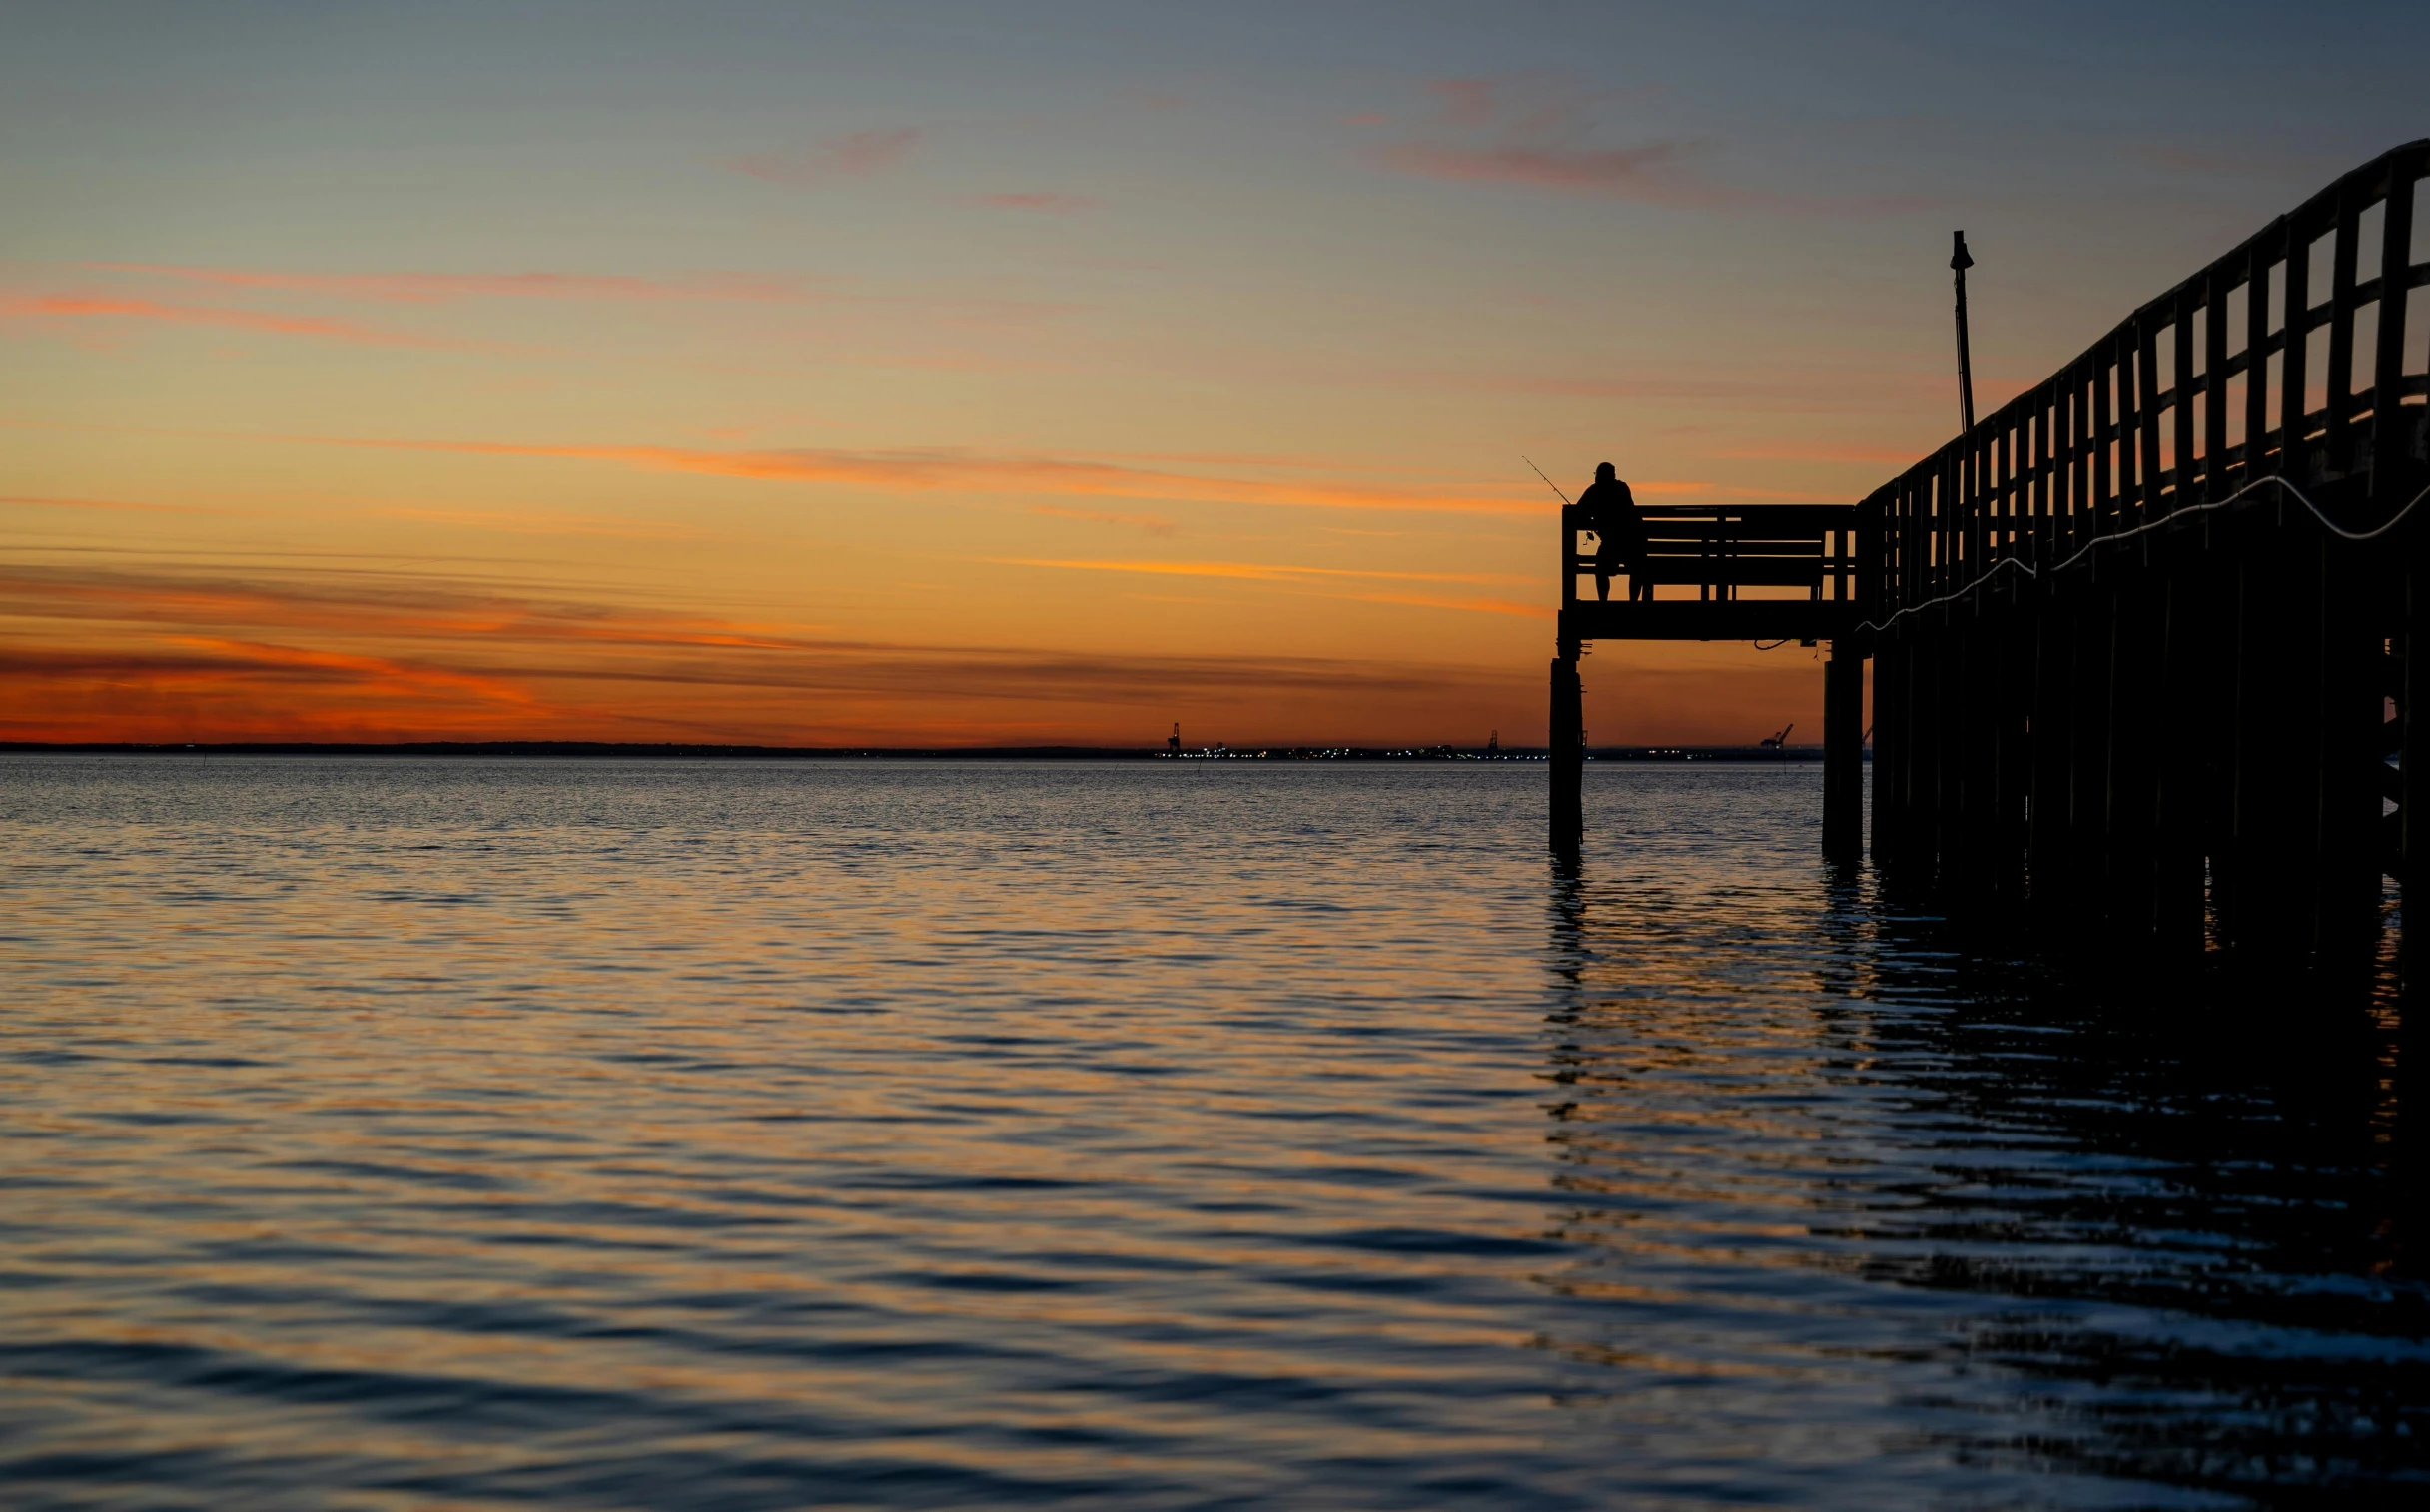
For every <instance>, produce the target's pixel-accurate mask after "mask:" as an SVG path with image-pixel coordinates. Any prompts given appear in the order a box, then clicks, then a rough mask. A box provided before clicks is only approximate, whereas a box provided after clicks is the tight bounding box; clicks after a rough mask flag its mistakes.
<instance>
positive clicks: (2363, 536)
mask: <svg viewBox="0 0 2430 1512" xmlns="http://www.w3.org/2000/svg"><path fill="white" fill-rule="evenodd" d="M2273 483H2274V484H2276V485H2277V486H2278V489H2279V491H2281V492H2284V493H2291V494H2293V495H2295V500H2296V502H2298V503H2300V504H2302V505H2303V507H2305V508H2306V509H2309V510H2311V511H2312V517H2313V518H2314V519H2317V520H2319V521H2320V523H2321V526H2322V528H2324V529H2326V530H2327V531H2328V532H2329V533H2330V534H2331V535H2334V536H2337V537H2338V538H2339V539H2341V540H2350V541H2366V540H2376V539H2377V538H2379V537H2380V536H2382V535H2385V534H2387V533H2388V532H2389V531H2391V530H2393V529H2395V528H2396V527H2397V526H2398V525H2401V524H2403V523H2404V522H2405V516H2406V515H2408V514H2411V513H2412V512H2413V507H2414V505H2416V504H2419V503H2420V502H2421V501H2422V500H2423V499H2425V498H2430V488H2424V489H2423V490H2422V491H2421V492H2419V493H2416V494H2414V495H2413V497H2412V498H2411V499H2410V500H2408V501H2407V502H2406V504H2405V506H2404V507H2403V508H2402V509H2399V510H2397V511H2396V513H2395V514H2394V515H2393V516H2391V517H2390V518H2389V519H2388V521H2387V522H2386V523H2385V524H2381V525H2375V526H2373V527H2372V528H2371V529H2368V530H2349V529H2347V528H2346V527H2345V526H2343V525H2341V524H2339V523H2337V521H2335V520H2333V519H2331V518H2329V517H2328V515H2327V513H2326V512H2324V511H2323V510H2322V509H2321V507H2320V506H2319V505H2318V504H2315V503H2313V502H2312V501H2311V499H2310V498H2309V497H2307V496H2306V495H2305V494H2304V491H2303V490H2302V489H2301V488H2298V487H2296V486H2295V485H2294V484H2293V483H2290V482H2288V481H2287V480H2286V478H2285V477H2284V476H2283V475H2282V474H2280V473H2275V472H2273V473H2271V474H2270V475H2269V476H2267V477H2262V478H2255V479H2254V480H2253V481H2251V482H2249V483H2246V484H2245V485H2244V486H2243V487H2241V488H2238V489H2237V490H2236V491H2235V492H2233V493H2230V494H2229V495H2227V497H2225V498H2219V499H2212V500H2211V501H2210V502H2208V503H2204V504H2188V505H2186V506H2185V507H2184V508H2182V509H2178V510H2176V511H2174V512H2173V513H2170V514H2166V515H2163V516H2161V517H2160V518H2158V519H2151V520H2145V521H2143V523H2141V524H2139V525H2136V526H2135V527H2133V528H2132V529H2130V530H2118V531H2114V532H2112V533H2110V534H2108V535H2096V536H2094V537H2093V538H2092V539H2090V540H2088V541H2086V542H2084V544H2083V546H2082V547H2081V548H2080V549H2079V550H2077V551H2076V553H2075V554H2074V555H2073V556H2070V557H2068V558H2067V559H2066V560H2065V561H2062V562H2060V563H2058V564H2057V565H2056V566H2054V567H2051V568H2050V569H2049V570H2050V571H2052V572H2064V571H2066V570H2067V569H2068V568H2069V567H2072V566H2074V565H2075V564H2076V563H2077V562H2079V561H2082V560H2083V559H2084V558H2085V557H2087V556H2090V555H2091V554H2092V548H2093V547H2095V546H2106V545H2109V544H2110V543H2112V542H2114V541H2121V540H2131V539H2133V538H2134V537H2135V536H2138V535H2141V534H2143V533H2145V532H2146V531H2150V530H2157V529H2159V528H2160V527H2161V526H2163V525H2172V524H2175V523H2176V522H2177V521H2178V520H2181V519H2185V518H2187V517H2189V516H2191V515H2196V514H2208V513H2209V512H2211V511H2212V510H2213V509H2224V508H2226V507H2227V506H2228V505H2230V504H2232V503H2234V502H2236V501H2237V500H2238V499H2241V498H2242V497H2244V495H2246V494H2247V493H2250V492H2252V491H2254V490H2255V489H2257V488H2266V487H2269V486H2270V485H2271V484H2273ZM2003 567H2015V568H2016V569H2017V570H2018V571H2020V572H2023V573H2024V574H2025V576H2027V577H2030V578H2036V579H2038V578H2039V577H2040V576H2041V574H2042V569H2041V568H2039V567H2036V566H2034V565H2033V564H2032V563H2030V562H2028V561H2026V560H2025V558H2024V557H2021V556H2004V557H2002V558H2001V559H2000V560H1998V561H1996V562H1994V563H1993V564H1992V568H1991V570H1990V571H1988V572H1986V573H1984V574H1983V575H1982V576H1981V577H1978V578H1976V579H1975V580H1974V581H1973V582H1971V583H1968V584H1967V585H1966V586H1965V587H1963V588H1960V589H1958V590H1957V591H1955V592H1952V593H1944V594H1942V595H1941V596H1940V597H1939V598H1928V599H1926V600H1925V601H1924V602H1922V603H1920V604H1909V605H1908V606H1907V607H1906V608H1904V609H1901V610H1900V611H1899V612H1898V613H1896V614H1893V615H1892V616H1890V618H1888V619H1886V620H1883V621H1882V622H1881V623H1880V624H1875V623H1874V622H1873V621H1872V620H1870V619H1869V620H1866V621H1865V622H1864V623H1863V624H1860V625H1858V626H1857V629H1858V630H1887V629H1889V628H1890V627H1891V626H1892V625H1895V624H1897V623H1898V622H1899V621H1900V620H1902V619H1905V618H1906V617H1907V616H1908V615H1910V614H1914V613H1916V612H1917V611H1919V610H1923V609H1932V608H1938V607H1939V606H1940V605H1942V604H1945V603H1948V602H1950V601H1951V600H1952V599H1958V598H1964V597H1965V596H1966V595H1968V594H1969V593H1972V592H1974V591H1975V590H1976V589H1977V588H1980V587H1982V586H1983V585H1984V584H1985V583H1988V582H1990V581H1991V580H1992V579H1993V578H1995V577H1997V576H1999V575H2000V569H2001V568H2003Z"/></svg>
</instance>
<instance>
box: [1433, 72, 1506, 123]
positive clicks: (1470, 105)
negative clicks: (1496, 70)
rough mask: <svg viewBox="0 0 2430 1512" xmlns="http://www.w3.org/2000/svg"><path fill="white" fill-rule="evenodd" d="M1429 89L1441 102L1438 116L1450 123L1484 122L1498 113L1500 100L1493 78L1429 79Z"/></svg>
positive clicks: (1436, 109)
mask: <svg viewBox="0 0 2430 1512" xmlns="http://www.w3.org/2000/svg"><path fill="white" fill-rule="evenodd" d="M1426 92H1427V93H1428V94H1430V95H1432V96H1434V98H1435V100H1436V101H1437V102H1439V103H1437V105H1436V106H1435V116H1436V119H1438V120H1440V121H1441V122H1442V123H1443V124H1444V125H1446V126H1456V127H1475V126H1483V125H1485V124H1487V123H1488V122H1490V121H1492V119H1493V117H1494V112H1495V109H1496V104H1495V100H1494V83H1493V81H1492V80H1491V79H1429V80H1427V81H1426Z"/></svg>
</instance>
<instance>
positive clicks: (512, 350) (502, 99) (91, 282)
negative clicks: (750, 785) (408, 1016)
mask: <svg viewBox="0 0 2430 1512" xmlns="http://www.w3.org/2000/svg"><path fill="white" fill-rule="evenodd" d="M5 21H6V31H5V36H6V44H5V46H4V47H0V204H5V205H6V206H7V207H8V213H7V215H6V216H5V217H0V532H4V535H0V658H4V659H5V663H6V676H5V681H4V682H0V687H4V688H5V692H4V693H0V738H6V739H18V740H69V739H103V740H163V741H190V740H197V741H199V740H240V739H330V740H391V739H423V738H478V739H503V738H570V739H598V740H640V741H664V740H673V741H704V740H714V741H745V742H763V743H784V744H861V743H895V744H944V743H1032V742H1047V741H1080V742H1090V743H1119V744H1148V743H1154V742H1161V740H1162V738H1163V737H1164V735H1165V733H1166V731H1167V729H1168V727H1169V726H1170V724H1171V723H1172V722H1174V721H1176V720H1178V721H1180V722H1181V724H1182V726H1183V730H1184V733H1185V735H1186V736H1187V737H1188V738H1190V739H1191V741H1192V742H1193V743H1194V744H1196V743H1200V742H1204V741H1215V740H1229V741H1231V742H1233V743H1235V744H1236V743H1243V742H1246V743H1252V744H1255V743H1283V742H1287V743H1329V742H1352V741H1354V742H1363V743H1377V742H1386V741H1390V742H1398V741H1429V742H1431V741H1438V740H1441V741H1458V742H1463V743H1466V742H1482V741H1483V740H1484V738H1485V737H1486V734H1487V733H1488V731H1491V730H1497V729H1498V730H1499V731H1500V733H1501V735H1502V737H1503V739H1504V741H1505V742H1511V743H1517V742H1540V741H1541V740H1542V739H1543V730H1544V707H1545V692H1544V676H1545V663H1546V660H1547V658H1548V657H1549V655H1550V653H1551V639H1552V620H1551V605H1552V604H1553V602H1554V601H1555V599H1556V597H1557V587H1556V583H1555V578H1554V573H1553V570H1552V561H1553V550H1554V545H1555V536H1554V514H1553V510H1554V508H1555V505H1554V501H1553V499H1552V497H1551V495H1550V494H1549V492H1548V491H1547V490H1546V489H1545V487H1544V485H1543V484H1542V483H1540V482H1539V481H1537V480H1536V478H1535V477H1534V476H1533V475H1532V474H1531V473H1529V472H1528V471H1527V469H1526V466H1525V465H1524V464H1523V463H1522V462H1521V460H1520V457H1521V455H1522V454H1525V455H1527V456H1531V457H1533V458H1534V459H1535V460H1536V461H1537V462H1538V463H1540V464H1542V465H1543V466H1544V468H1545V469H1546V470H1547V471H1548V472H1550V473H1551V474H1552V475H1553V477H1554V478H1555V479H1556V480H1557V481H1559V482H1560V484H1561V486H1562V487H1563V488H1565V489H1568V490H1570V491H1573V492H1574V491H1575V490H1576V489H1577V488H1578V487H1579V486H1581V485H1582V484H1583V483H1584V482H1585V481H1586V480H1587V478H1588V477H1589V476H1590V475H1591V473H1592V470H1593V467H1594V464H1595V463H1596V462H1598V461H1603V460H1610V461H1613V462H1615V463H1616V464H1617V465H1618V466H1619V469H1620V473H1621V475H1622V476H1623V477H1625V478H1628V479H1629V480H1631V482H1632V483H1633V484H1634V486H1635V488H1636V491H1637V493H1638V495H1639V497H1640V498H1641V499H1645V500H1647V501H1649V502H1651V501H1658V500H1673V499H1705V500H1717V501H1718V500H1746V501H1752V500H1780V501H1791V500H1814V501H1829V502H1853V501H1854V500H1856V499H1858V498H1860V497H1862V496H1863V495H1864V494H1865V493H1866V492H1867V491H1869V490H1870V489H1871V487H1872V486H1873V485H1874V484H1876V483H1877V482H1879V481H1880V480H1882V479H1883V478H1885V477H1887V476H1889V475H1891V474H1892V473H1895V472H1896V471H1898V470H1899V469H1900V467H1901V466H1903V465H1904V464H1905V463H1906V462H1908V461H1910V460H1913V459H1914V458H1915V457H1917V456H1920V455H1922V454H1923V453H1925V452H1927V451H1929V450H1930V449H1931V448H1933V447H1934V446H1935V445H1937V444H1939V443H1940V442H1941V441H1942V440H1944V439H1946V438H1947V437H1948V436H1949V434H1950V433H1951V432H1952V431H1953V430H1954V429H1955V425H1956V408H1957V406H1956V395H1955V381H1954V378H1953V376H1952V373H1951V368H1952V358H1951V352H1950V347H1951V336H1950V324H1949V318H1950V312H1949V275H1948V270H1947V268H1946V266H1945V265H1946V261H1947V258H1948V251H1949V234H1950V231H1951V229H1952V228H1954V227H1964V228H1965V229H1966V231H1967V233H1968V239H1969V242H1970V243H1971V244H1972V246H1973V248H1974V251H1975V256H1976V257H1977V259H1978V260H1979V266H1978V267H1977V269H1976V270H1975V273H1974V274H1973V276H1972V278H1973V283H1972V290H1971V292H1972V298H1973V306H1974V314H1975V323H1976V324H1975V353H1976V364H1977V373H1978V379H1977V381H1978V389H1979V397H1980V399H1981V401H1982V403H1983V406H1984V407H1986V408H1988V407H1989V406H1990V405H1991V404H1993V403H1996V402H1997V401H1999V400H2000V399H2002V398H2004V397H2006V396H2007V395H2008V394H2010V393H2013V392H2015V391H2016V390H2017V389H2019V388H2021V387H2023V386H2024V385H2025V384H2026V383H2028V382H2030V381H2032V380H2034V379H2037V378H2040V377H2042V376H2043V375H2045V374H2046V373H2047V372H2048V371H2049V370H2051V369H2053V368H2055V367H2056V366H2057V365H2058V364H2059V363H2061V362H2062V361H2064V360H2065V359H2067V358H2068V357H2070V356H2072V355H2073V354H2074V353H2076V352H2077V351H2079V350H2081V349H2082V348H2083V347H2084V346H2085V345H2086V344H2088V343H2089V342H2090V341H2091V340H2092V339H2093V338H2094V337H2095V336H2097V335H2098V334H2100V332H2102V331H2103V330H2105V329H2106V328H2107V327H2108V326H2109V325H2111V324H2113V323H2114V322H2115V321H2116V320H2118V319H2119V318H2120V317H2122V316H2123V315H2125V314H2126V313H2127V311H2128V310H2129V309H2130V308H2131V307H2132V306H2133V305H2134V304H2136V303H2137V302H2139V301H2140V300H2143V299H2145V298H2148V297H2149V296H2151V295H2153V294H2156V293H2158V292H2159V291H2160V290H2162V289H2163V288H2165V287H2166V286H2168V285H2169V284H2171V283H2173V282H2174V281H2175V280H2177V279H2179V278H2181V277H2183V276H2185V275H2186V274H2188V273H2190V272H2192V271H2193V270H2194V269H2195V268H2197V267H2198V266H2199V265H2200V264H2201V263H2202V262H2204V261H2205V260H2206V259H2208V258H2210V257H2212V256H2214V255H2216V254H2217V253H2218V252H2220V251H2222V250H2224V249H2225V248H2226V247H2228V246H2230V245H2232V244H2233V243H2234V242H2235V241H2237V240H2238V239H2240V238H2241V237H2243V236H2245V235H2247V234H2249V233H2250V232H2251V231H2253V230H2254V229H2256V228H2257V227H2258V226H2259V225H2260V224H2261V223H2263V222H2264V221H2266V220H2267V219H2268V218H2269V217H2270V216H2272V215H2274V214H2276V213H2278V212H2279V211H2282V210H2284V209H2287V208H2289V207H2290V206H2292V205H2293V204H2294V203H2295V202H2296V201H2298V200H2300V199H2301V198H2302V197H2303V196H2305V195H2306V194H2308V193H2310V192H2311V191H2312V190H2314V189H2316V188H2318V187H2319V186H2320V185H2321V184H2323V183H2325V182H2326V181H2328V180H2329V179H2330V178H2332V177H2333V176H2334V175H2336V174H2337V173H2339V172H2341V171H2342V170H2344V169H2345V168H2347V167H2350V166H2352V165H2353V164H2354V163H2356V162H2359V161H2361V160H2363V159H2365V158H2368V157H2370V156H2372V155H2373V154H2375V153H2377V152H2379V151H2382V150H2383V149H2385V148H2387V147H2389V146H2392V145H2394V144H2396V143H2398V142H2401V141H2404V140H2406V139H2408V138H2412V137H2416V136H2420V135H2423V134H2425V133H2426V132H2430V107H2426V106H2425V103H2424V102H2425V101H2430V19H2425V12H2424V11H2423V9H2422V8H2421V7H2420V6H2419V5H2418V4H2415V5H2405V6H2398V5H2386V6H2365V5H2346V6H2340V5H2333V4H2329V5H2311V6H2306V7H2302V8H2300V9H2295V8H2290V7H2287V6H2284V5H2270V6H2260V5H2251V6H2245V5H2226V4H2204V5H2199V6H2194V5H2184V6H2178V5H2147V6H2129V7H2120V6H2116V5H2114V4H2103V5H2081V6H2075V5H2041V6H2035V7H2032V8H2030V9H2029V10H2025V9H2007V8H1991V7H1970V6H1963V5H1960V6H1951V5H1947V4H1937V5H1921V4H1919V5H1871V6H1862V7H1855V6H1851V7H1840V8H1835V9H1831V10H1829V11H1828V12H1826V11H1825V10H1823V9H1820V8H1814V7H1804V6H1786V5H1780V6H1768V5H1738V4H1698V5H1693V6H1685V5H1682V6H1668V7H1653V6H1626V5H1611V4H1536V5H1510V4H1504V5H1482V4H1477V5H1464V6H1454V5H1436V4H1388V5H1385V4H1378V5H1358V4H1316V5H1310V4H1304V3H1302V4H1273V5H1268V4H1232V5H1221V6H1141V5H1137V4H1130V5H1116V4H1103V5H1091V4H1019V5H1015V4H1005V3H990V4H969V5H949V4H898V5H868V6H845V5H811V4H727V3H714V0H691V3H686V4H682V5H674V4H656V5H645V4H615V3H593V4H580V5H574V4H566V5H543V4H519V3H504V0H483V3H478V4H463V5H453V4H441V3H434V0H416V3H413V4H395V5H365V4H328V3H320V4H225V3H215V4H209V5H195V4H190V3H178V4H162V5H136V4H117V3H112V4H89V3H72V4H71V3H59V4H45V3H31V4H13V5H10V6H8V7H7V8H6V11H5ZM1814 657H1815V653H1814V652H1812V651H1808V650H1801V649H1800V648H1798V647H1796V646H1788V647H1784V648H1781V649H1779V650H1776V651H1771V652H1757V651H1755V650H1753V649H1752V648H1749V647H1743V646H1726V645H1689V646H1648V645H1619V644H1611V645H1604V646H1600V647H1598V648H1597V649H1596V652H1595V654H1594V655H1593V657H1592V658H1591V659H1590V660H1589V661H1588V662H1587V664H1586V668H1585V674H1586V681H1587V686H1588V707H1587V721H1588V725H1589V727H1590V730H1591V732H1592V737H1593V738H1594V739H1595V740H1596V741H1597V742H1599V743H1605V742H1623V741H1656V740H1671V741H1730V742H1738V741H1752V740H1754V739H1756V738H1758V737H1759V736H1762V735H1765V734H1768V733H1770V732H1771V730H1773V729H1774V728H1776V727H1778V726H1779V725H1781V724H1783V723H1785V722H1788V721H1790V720H1796V721H1798V722H1799V723H1800V725H1801V726H1803V727H1804V729H1806V730H1812V729H1817V728H1819V722H1820V721H1819V707H1820V701H1821V674H1820V667H1819V665H1818V664H1817V663H1816V661H1815V660H1814ZM1802 734H1803V730H1801V735H1802Z"/></svg>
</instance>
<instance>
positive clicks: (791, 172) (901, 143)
mask: <svg viewBox="0 0 2430 1512" xmlns="http://www.w3.org/2000/svg"><path fill="white" fill-rule="evenodd" d="M924 135H925V133H924V132H923V131H922V130H921V129H920V128H919V127H917V126H896V127H890V128H887V129H885V130H882V131H856V132H853V133H851V134H849V135H847V136H841V137H829V138H828V139H826V140H825V141H823V142H820V143H818V144H816V145H815V146H812V147H807V148H804V149H801V150H800V151H797V152H767V153H746V154H744V155H743V156H741V157H739V158H729V159H727V160H726V165H725V166H726V167H728V168H731V169H733V170H734V171H735V172H736V173H742V174H749V175H750V176H751V177H752V178H754V179H766V180H767V181H768V182H770V183H772V184H790V185H792V186H793V187H794V188H796V189H816V188H820V187H822V186H825V185H829V184H839V183H842V182H844V181H845V180H848V179H866V178H870V177H873V176H875V175H877V174H881V173H885V172H886V171H888V170H889V169H892V168H894V167H896V166H897V165H898V164H900V163H901V162H902V161H903V159H904V158H906V157H907V156H909V155H910V153H911V150H912V149H913V148H914V147H917V146H918V145H919V144H920V139H921V137H922V136H924Z"/></svg>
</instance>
